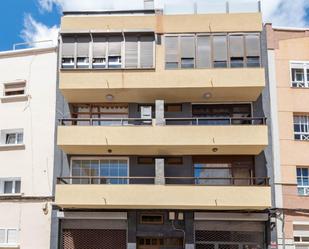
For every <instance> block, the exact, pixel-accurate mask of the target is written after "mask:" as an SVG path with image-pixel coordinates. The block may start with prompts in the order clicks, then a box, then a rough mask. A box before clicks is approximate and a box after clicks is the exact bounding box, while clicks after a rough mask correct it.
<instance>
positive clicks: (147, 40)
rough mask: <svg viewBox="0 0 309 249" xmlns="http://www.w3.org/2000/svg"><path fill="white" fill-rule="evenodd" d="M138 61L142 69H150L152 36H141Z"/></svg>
mask: <svg viewBox="0 0 309 249" xmlns="http://www.w3.org/2000/svg"><path fill="white" fill-rule="evenodd" d="M140 44H141V48H140V60H141V67H142V68H152V67H154V65H153V55H154V36H141V38H140Z"/></svg>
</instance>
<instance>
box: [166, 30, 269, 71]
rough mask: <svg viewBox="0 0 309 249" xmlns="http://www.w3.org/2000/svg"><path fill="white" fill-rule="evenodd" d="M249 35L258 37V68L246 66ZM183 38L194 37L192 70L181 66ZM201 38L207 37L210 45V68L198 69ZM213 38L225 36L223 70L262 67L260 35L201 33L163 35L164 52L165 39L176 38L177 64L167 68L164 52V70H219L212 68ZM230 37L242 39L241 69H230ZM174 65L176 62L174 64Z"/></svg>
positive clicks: (251, 33)
mask: <svg viewBox="0 0 309 249" xmlns="http://www.w3.org/2000/svg"><path fill="white" fill-rule="evenodd" d="M249 35H256V36H258V37H259V45H260V46H259V67H249V66H248V58H249V57H250V56H248V52H247V45H246V36H249ZM183 36H194V39H195V57H194V67H193V68H182V67H181V64H182V61H181V59H182V58H181V43H180V39H181V37H183ZM203 36H207V37H209V43H210V67H198V66H197V65H198V63H197V62H198V61H197V60H198V57H199V55H198V54H197V53H198V37H203ZM215 36H225V37H226V43H227V61H226V63H227V66H226V67H222V68H224V69H226V68H232V69H234V68H261V67H262V66H263V65H262V46H261V42H262V41H261V33H258V32H242V33H239V32H238V33H237V32H235V33H230V32H229V33H224V32H223V33H207V32H206V33H205V32H201V33H177V34H165V35H164V48H165V50H166V43H165V38H166V37H177V38H178V39H177V41H178V44H177V45H178V55H177V57H178V62H177V67H167V63H171V62H167V61H166V51H165V56H164V58H165V59H164V60H165V61H164V62H165V63H164V64H165V70H175V69H183V70H186V69H220V67H215V66H214V37H215ZM230 36H242V38H243V52H244V57H243V67H231V52H230ZM174 63H176V62H174Z"/></svg>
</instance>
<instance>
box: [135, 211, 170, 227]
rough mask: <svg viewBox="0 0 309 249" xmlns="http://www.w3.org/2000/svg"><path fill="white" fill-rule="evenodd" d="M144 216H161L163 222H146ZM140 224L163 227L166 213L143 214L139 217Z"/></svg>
mask: <svg viewBox="0 0 309 249" xmlns="http://www.w3.org/2000/svg"><path fill="white" fill-rule="evenodd" d="M143 216H152V217H155V216H160V217H161V221H158V222H151V221H150V222H144V221H143ZM139 224H141V225H163V224H164V213H147V212H145V213H141V214H140V215H139Z"/></svg>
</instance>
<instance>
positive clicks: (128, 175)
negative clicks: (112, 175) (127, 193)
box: [70, 156, 130, 185]
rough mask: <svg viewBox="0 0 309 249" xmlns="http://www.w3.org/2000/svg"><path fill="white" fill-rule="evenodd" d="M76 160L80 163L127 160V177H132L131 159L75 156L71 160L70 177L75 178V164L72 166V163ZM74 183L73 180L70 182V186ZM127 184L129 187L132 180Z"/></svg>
mask: <svg viewBox="0 0 309 249" xmlns="http://www.w3.org/2000/svg"><path fill="white" fill-rule="evenodd" d="M74 160H80V161H82V160H86V161H87V160H89V161H91V160H94V161H95V160H98V161H100V160H126V161H127V177H130V157H81V156H77V157H75V156H73V157H71V158H70V177H73V174H72V170H73V164H72V162H73V161H74ZM72 182H73V179H71V180H70V184H73V183H72ZM109 184H111V183H109ZM126 184H127V185H129V184H130V179H128V180H127V183H126ZM87 185H93V183H88V184H87ZM111 185H117V184H111Z"/></svg>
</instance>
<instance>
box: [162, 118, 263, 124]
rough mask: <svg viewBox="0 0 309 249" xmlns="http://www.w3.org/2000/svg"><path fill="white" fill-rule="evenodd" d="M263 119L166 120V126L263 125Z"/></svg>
mask: <svg viewBox="0 0 309 249" xmlns="http://www.w3.org/2000/svg"><path fill="white" fill-rule="evenodd" d="M266 120H267V119H266V118H265V117H258V118H229V117H222V118H221V117H215V118H212V117H209V118H167V119H165V123H166V125H265V124H266Z"/></svg>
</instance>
